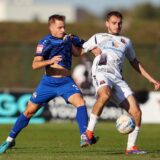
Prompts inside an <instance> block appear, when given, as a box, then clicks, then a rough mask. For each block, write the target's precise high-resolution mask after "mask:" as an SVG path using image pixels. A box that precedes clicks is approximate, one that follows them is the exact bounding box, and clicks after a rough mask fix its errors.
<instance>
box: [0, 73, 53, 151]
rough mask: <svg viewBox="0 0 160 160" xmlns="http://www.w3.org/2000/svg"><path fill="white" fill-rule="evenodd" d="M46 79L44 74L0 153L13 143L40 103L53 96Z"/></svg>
mask: <svg viewBox="0 0 160 160" xmlns="http://www.w3.org/2000/svg"><path fill="white" fill-rule="evenodd" d="M47 84H48V81H46V80H45V76H44V77H43V78H42V80H41V82H40V84H39V85H38V87H37V88H36V90H35V92H34V93H33V94H32V96H31V98H30V101H29V102H28V104H27V107H26V109H25V111H24V112H23V113H22V114H21V115H20V116H19V117H18V119H17V121H16V123H15V125H14V126H13V128H12V130H11V132H10V133H9V136H8V138H7V139H6V141H5V142H4V143H3V144H2V145H1V146H0V153H4V152H5V151H6V150H7V149H8V148H9V147H11V146H12V144H14V139H15V138H16V136H17V135H18V134H19V133H20V131H21V130H22V129H23V128H24V127H26V126H27V125H28V123H29V121H30V118H31V117H32V116H33V114H34V113H35V112H36V111H37V110H38V109H39V108H40V106H41V104H43V103H46V102H48V100H50V99H51V98H53V97H54V93H53V90H54V89H53V88H52V87H48V86H47Z"/></svg>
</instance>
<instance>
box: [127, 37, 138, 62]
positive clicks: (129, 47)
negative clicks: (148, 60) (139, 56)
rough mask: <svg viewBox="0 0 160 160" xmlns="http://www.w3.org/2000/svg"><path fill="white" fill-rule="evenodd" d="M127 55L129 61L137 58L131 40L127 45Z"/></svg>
mask: <svg viewBox="0 0 160 160" xmlns="http://www.w3.org/2000/svg"><path fill="white" fill-rule="evenodd" d="M126 57H127V59H128V60H129V61H133V60H134V59H135V58H136V53H135V50H134V49H133V45H132V43H131V41H130V40H129V42H128V45H127V50H126Z"/></svg>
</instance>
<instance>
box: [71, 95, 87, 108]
mask: <svg viewBox="0 0 160 160" xmlns="http://www.w3.org/2000/svg"><path fill="white" fill-rule="evenodd" d="M68 102H69V103H70V104H72V105H73V106H75V107H79V106H83V105H84V104H85V101H84V99H83V97H82V95H81V94H80V93H75V94H73V95H71V96H70V97H69V98H68Z"/></svg>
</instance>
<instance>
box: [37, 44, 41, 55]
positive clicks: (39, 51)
mask: <svg viewBox="0 0 160 160" xmlns="http://www.w3.org/2000/svg"><path fill="white" fill-rule="evenodd" d="M42 50H43V45H42V44H39V45H38V46H37V49H36V53H41V52H42Z"/></svg>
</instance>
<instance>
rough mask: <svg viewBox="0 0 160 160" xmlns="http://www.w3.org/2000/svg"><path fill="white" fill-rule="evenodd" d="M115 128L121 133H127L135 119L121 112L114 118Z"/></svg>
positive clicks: (130, 130) (133, 126)
mask: <svg viewBox="0 0 160 160" xmlns="http://www.w3.org/2000/svg"><path fill="white" fill-rule="evenodd" d="M116 128H117V130H118V132H120V133H121V134H129V133H131V132H132V131H133V130H134V128H135V121H134V119H133V118H132V117H130V116H128V115H124V114H123V115H121V116H120V117H119V118H118V119H117V120H116Z"/></svg>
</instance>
